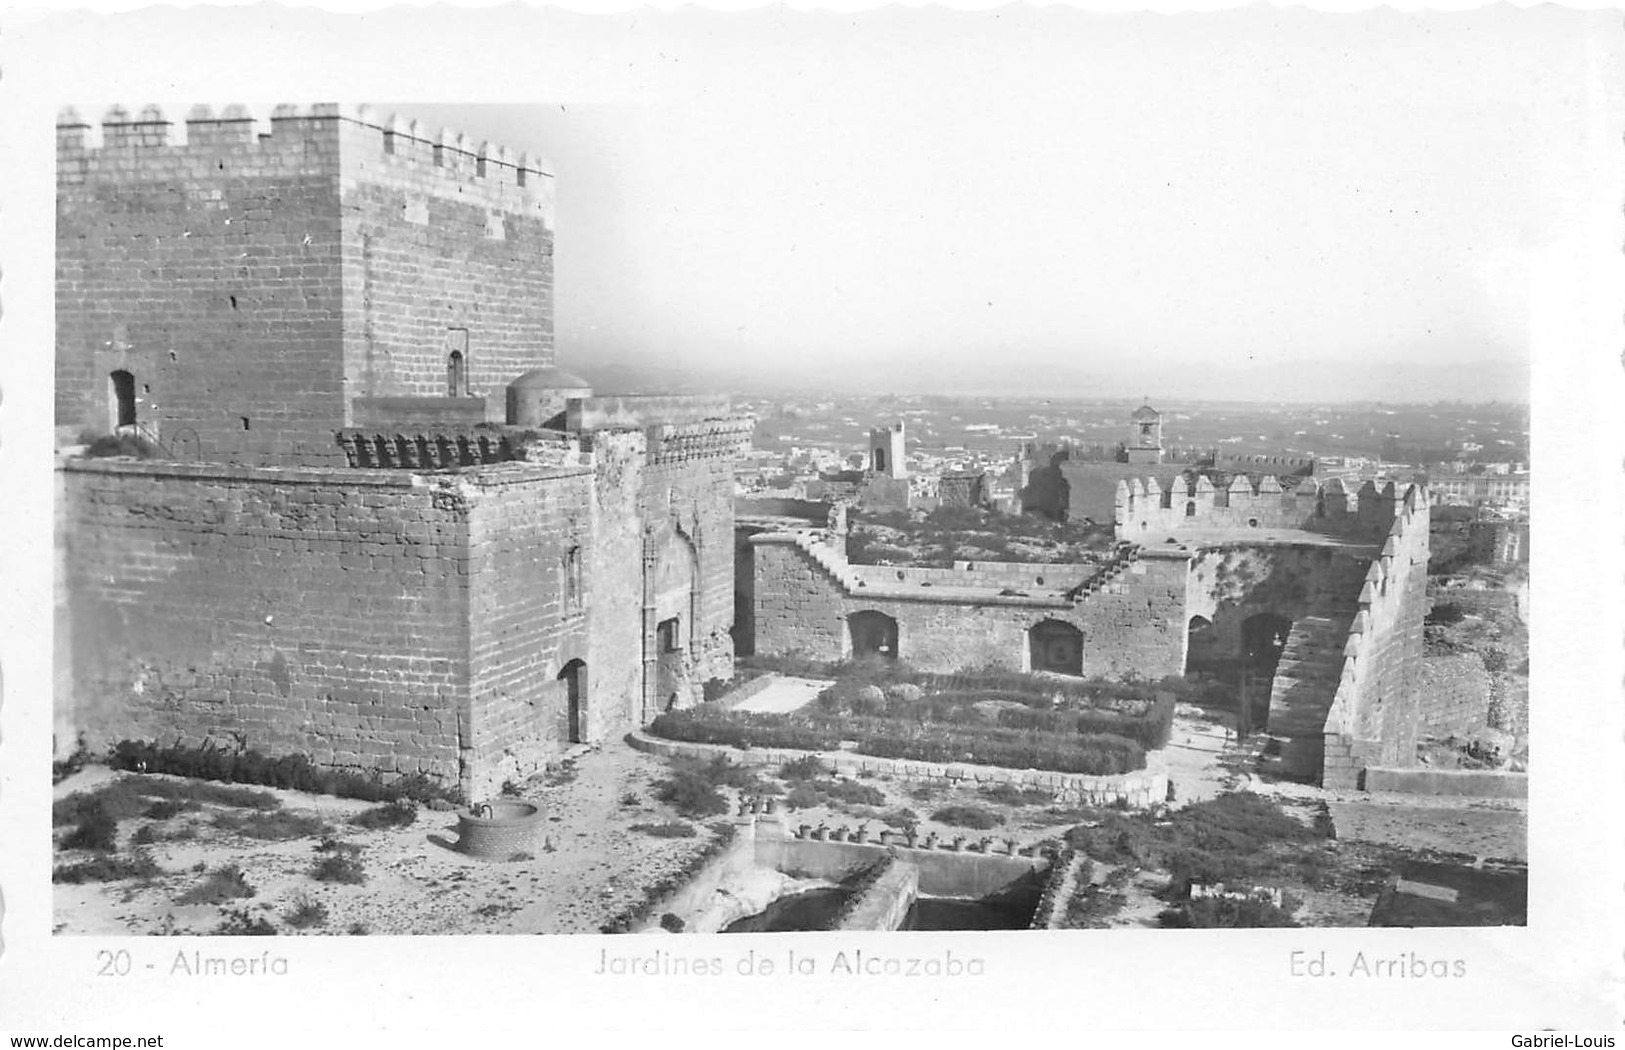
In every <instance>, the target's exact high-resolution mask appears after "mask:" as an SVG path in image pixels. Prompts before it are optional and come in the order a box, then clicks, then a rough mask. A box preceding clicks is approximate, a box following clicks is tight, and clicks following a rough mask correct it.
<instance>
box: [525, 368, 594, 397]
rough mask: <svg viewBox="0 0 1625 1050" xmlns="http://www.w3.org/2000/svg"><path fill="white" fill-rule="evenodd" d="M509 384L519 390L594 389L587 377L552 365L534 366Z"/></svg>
mask: <svg viewBox="0 0 1625 1050" xmlns="http://www.w3.org/2000/svg"><path fill="white" fill-rule="evenodd" d="M508 386H510V387H512V388H514V389H517V390H587V391H590V390H592V384H591V383H589V382H587V381H586V380H585V379H582V378H581V377H580V376H578V375H572V374H571V373H569V372H566V371H565V370H564V369H562V368H556V367H554V366H552V365H548V366H547V367H545V368H532V369H531V370H530V371H529V372H526V373H525V374H524V375H522V376H520V377H519V378H518V379H515V380H514V381H513V382H511V383H509V384H508Z"/></svg>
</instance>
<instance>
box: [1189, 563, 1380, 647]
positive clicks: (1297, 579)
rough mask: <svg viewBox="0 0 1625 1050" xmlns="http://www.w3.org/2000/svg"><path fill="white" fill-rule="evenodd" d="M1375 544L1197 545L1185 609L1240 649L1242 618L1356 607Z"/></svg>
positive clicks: (1220, 640) (1217, 641)
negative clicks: (1209, 624) (1359, 546)
mask: <svg viewBox="0 0 1625 1050" xmlns="http://www.w3.org/2000/svg"><path fill="white" fill-rule="evenodd" d="M1375 554H1376V548H1343V547H1331V546H1325V545H1319V544H1314V543H1301V544H1293V543H1263V542H1260V543H1257V544H1246V543H1243V542H1241V541H1237V542H1234V543H1226V544H1215V545H1211V546H1202V547H1198V548H1197V550H1196V552H1195V556H1194V557H1193V558H1192V560H1191V572H1190V578H1189V584H1188V590H1187V593H1186V604H1185V613H1186V617H1187V622H1188V620H1189V618H1190V617H1196V616H1201V617H1203V618H1204V619H1206V620H1208V621H1209V622H1210V623H1212V624H1213V628H1212V632H1213V633H1212V644H1213V645H1214V646H1215V647H1216V648H1217V649H1218V650H1219V651H1221V652H1224V653H1227V654H1230V655H1239V654H1240V653H1241V649H1242V636H1241V635H1242V624H1243V623H1245V622H1246V621H1247V619H1248V618H1250V617H1252V616H1256V615H1259V614H1262V613H1269V614H1273V615H1276V616H1281V617H1284V618H1285V619H1288V620H1292V621H1297V620H1299V619H1301V618H1302V617H1304V616H1306V615H1310V614H1319V615H1325V614H1328V613H1332V614H1335V613H1339V612H1343V611H1345V610H1346V611H1347V612H1348V614H1349V615H1353V613H1354V612H1355V604H1356V600H1357V598H1358V596H1359V593H1360V588H1361V586H1362V585H1363V584H1364V582H1365V575H1366V572H1367V570H1368V569H1369V568H1370V565H1371V560H1372V557H1373V556H1374V555H1375Z"/></svg>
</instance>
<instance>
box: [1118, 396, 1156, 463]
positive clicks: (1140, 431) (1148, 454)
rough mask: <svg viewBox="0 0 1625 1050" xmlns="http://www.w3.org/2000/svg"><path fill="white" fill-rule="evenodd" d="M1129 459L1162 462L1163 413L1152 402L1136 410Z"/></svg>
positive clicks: (1129, 444)
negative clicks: (1153, 406) (1152, 405)
mask: <svg viewBox="0 0 1625 1050" xmlns="http://www.w3.org/2000/svg"><path fill="white" fill-rule="evenodd" d="M1124 444H1125V445H1126V446H1127V447H1128V461H1129V462H1130V463H1161V462H1162V413H1161V412H1158V411H1157V410H1156V409H1154V408H1152V407H1151V402H1150V400H1149V399H1147V401H1146V403H1145V404H1143V405H1141V406H1140V407H1139V408H1136V409H1135V410H1134V415H1133V417H1132V425H1131V426H1130V428H1129V438H1128V441H1126V442H1125V443H1124Z"/></svg>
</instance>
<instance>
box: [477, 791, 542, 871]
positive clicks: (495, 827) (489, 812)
mask: <svg viewBox="0 0 1625 1050" xmlns="http://www.w3.org/2000/svg"><path fill="white" fill-rule="evenodd" d="M541 824H542V807H540V806H538V805H536V804H535V803H533V802H519V801H514V800H510V799H503V800H501V801H497V802H490V803H487V804H486V805H483V806H479V807H477V808H475V809H472V810H462V811H460V812H459V813H458V814H457V848H458V849H459V850H461V851H462V852H464V853H466V854H468V855H469V856H470V857H478V858H480V859H481V860H511V859H513V856H514V854H516V853H531V854H534V853H535V851H536V832H537V831H538V830H539V829H540V828H541Z"/></svg>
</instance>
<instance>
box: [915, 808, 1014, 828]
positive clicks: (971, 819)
mask: <svg viewBox="0 0 1625 1050" xmlns="http://www.w3.org/2000/svg"><path fill="white" fill-rule="evenodd" d="M931 819H932V820H934V821H936V822H937V823H939V824H947V825H949V826H950V827H955V828H974V829H975V830H977V831H987V830H988V829H989V828H996V827H998V826H999V825H1000V824H1003V823H1004V818H1003V817H1001V816H999V815H998V814H997V813H995V812H993V811H992V810H990V809H983V808H982V807H981V806H943V807H942V808H941V809H939V810H937V811H936V812H935V813H932V814H931Z"/></svg>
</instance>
